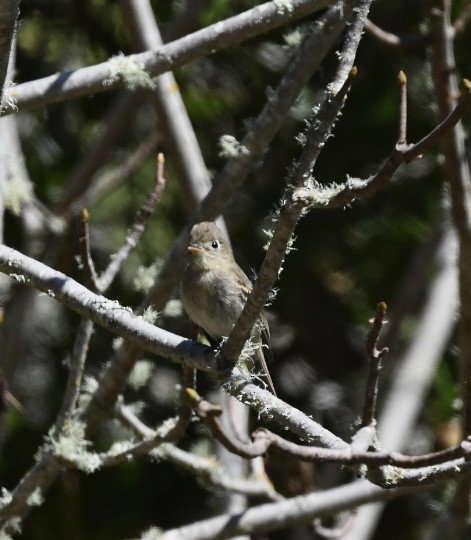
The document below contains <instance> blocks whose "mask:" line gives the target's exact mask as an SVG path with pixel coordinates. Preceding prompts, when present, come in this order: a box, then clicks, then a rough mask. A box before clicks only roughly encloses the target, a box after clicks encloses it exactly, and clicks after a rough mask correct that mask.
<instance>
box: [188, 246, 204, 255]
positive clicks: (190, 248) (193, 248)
mask: <svg viewBox="0 0 471 540" xmlns="http://www.w3.org/2000/svg"><path fill="white" fill-rule="evenodd" d="M188 251H189V252H190V253H191V254H192V255H193V254H194V253H204V249H203V248H202V247H198V246H188Z"/></svg>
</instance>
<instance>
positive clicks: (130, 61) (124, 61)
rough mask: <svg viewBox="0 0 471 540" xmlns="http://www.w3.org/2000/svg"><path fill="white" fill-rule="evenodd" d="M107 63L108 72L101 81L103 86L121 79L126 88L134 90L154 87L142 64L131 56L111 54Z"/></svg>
mask: <svg viewBox="0 0 471 540" xmlns="http://www.w3.org/2000/svg"><path fill="white" fill-rule="evenodd" d="M108 64H109V66H110V67H109V74H108V77H107V78H106V79H105V80H104V81H103V86H111V85H113V84H115V83H116V82H118V81H119V80H122V81H123V83H124V86H125V87H126V88H127V89H128V90H132V91H134V90H136V89H138V88H144V89H148V90H153V89H154V87H155V84H154V81H153V80H152V78H151V77H150V75H149V74H148V73H147V71H146V70H145V68H144V64H143V63H142V62H138V61H136V60H135V59H134V58H133V57H130V56H124V54H123V53H119V54H117V55H116V56H112V57H111V58H110V60H109V62H108Z"/></svg>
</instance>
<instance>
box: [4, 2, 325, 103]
mask: <svg viewBox="0 0 471 540" xmlns="http://www.w3.org/2000/svg"><path fill="white" fill-rule="evenodd" d="M333 2H334V0H314V1H313V0H291V2H290V4H289V5H290V9H284V8H283V7H280V5H279V3H278V2H275V1H273V2H267V3H265V4H262V5H260V6H256V7H254V8H252V9H249V10H248V11H245V12H243V13H241V14H239V15H236V16H234V17H231V18H229V19H226V20H225V21H220V22H218V23H216V24H213V25H211V26H208V27H207V28H204V29H202V30H198V31H197V32H194V33H193V34H190V35H187V36H184V37H182V38H180V39H177V40H175V41H173V42H171V43H168V44H167V45H163V46H162V47H159V48H158V49H157V50H155V51H147V52H144V53H141V54H133V55H130V56H123V57H122V58H118V60H119V64H118V65H117V63H116V59H115V60H113V59H111V60H109V61H107V62H103V63H101V64H97V65H95V66H89V67H85V68H81V69H77V70H75V71H70V72H67V73H60V74H59V75H51V76H49V77H45V78H43V79H38V80H35V81H31V82H28V83H23V84H19V85H18V86H15V87H14V88H12V89H10V90H9V91H8V92H5V96H6V98H7V99H8V100H9V101H13V102H14V103H15V107H13V106H11V105H8V104H7V105H6V106H5V110H4V112H3V114H11V113H13V112H16V110H24V109H26V108H31V107H37V106H39V105H45V104H47V103H54V102H57V101H63V100H65V99H70V98H73V97H78V96H83V95H89V94H93V93H97V92H104V91H107V90H111V89H114V88H122V87H124V86H126V66H131V67H132V68H133V69H135V68H136V67H137V68H139V69H141V70H142V71H143V72H144V71H145V72H147V73H148V74H149V75H151V76H156V75H160V74H161V73H165V72H166V71H170V70H175V69H177V68H179V67H181V66H183V65H184V64H187V63H188V62H190V61H191V60H194V59H195V58H200V57H201V56H205V55H207V54H211V53H214V52H216V51H219V50H221V49H224V48H226V47H229V46H231V45H235V44H237V43H241V42H242V41H244V40H246V39H249V38H251V37H254V36H256V35H259V34H262V33H264V32H267V31H268V30H272V29H273V28H277V27H279V26H282V25H284V24H286V23H288V22H290V21H295V20H297V19H299V18H301V17H304V16H306V15H309V14H312V13H315V12H317V11H319V10H321V9H323V8H325V7H327V6H328V5H330V4H332V3H333ZM113 62H114V63H113ZM116 71H118V75H117V74H116Z"/></svg>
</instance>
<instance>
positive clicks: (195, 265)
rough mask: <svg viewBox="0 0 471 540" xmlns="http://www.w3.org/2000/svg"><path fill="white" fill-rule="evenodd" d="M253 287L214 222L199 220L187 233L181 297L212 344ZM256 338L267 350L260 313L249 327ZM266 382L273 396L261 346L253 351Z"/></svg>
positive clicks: (224, 333) (234, 318)
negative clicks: (186, 257) (188, 236)
mask: <svg viewBox="0 0 471 540" xmlns="http://www.w3.org/2000/svg"><path fill="white" fill-rule="evenodd" d="M251 290H252V283H251V281H250V279H249V278H248V277H247V275H246V274H245V272H244V271H243V270H242V268H241V267H240V266H239V265H238V264H237V262H236V261H235V259H234V255H233V253H232V249H231V247H230V246H229V244H228V243H227V241H226V239H225V238H224V235H223V234H222V231H221V230H220V229H219V227H218V226H217V225H216V223H214V222H209V221H202V222H200V223H197V224H196V225H194V226H193V227H192V229H191V233H190V242H189V246H188V262H187V266H186V268H185V271H184V273H183V277H182V280H181V283H180V297H181V300H182V304H183V307H184V308H185V311H186V312H187V314H188V316H189V317H190V319H191V320H192V321H193V322H194V323H195V324H196V325H197V326H199V327H200V328H201V329H202V330H203V332H204V333H205V334H206V336H207V337H208V340H209V341H210V343H211V344H212V345H214V344H216V343H218V342H220V341H221V339H222V338H224V337H227V336H229V334H230V333H231V331H232V328H233V327H234V325H235V323H236V321H237V319H238V318H239V315H240V314H241V312H242V310H243V309H244V306H245V302H246V300H247V298H248V295H249V294H250V291H251ZM252 338H253V340H254V341H255V342H258V343H261V342H262V343H264V344H265V345H266V346H264V347H263V349H268V350H267V352H270V353H271V351H270V350H269V339H270V332H269V327H268V322H267V320H266V319H265V317H264V315H263V314H260V318H259V321H258V324H257V325H255V327H254V330H253V331H252ZM255 355H256V361H257V362H258V363H259V364H260V366H261V367H262V369H263V371H264V373H265V376H266V378H267V381H268V385H269V387H270V389H271V391H272V392H273V394H274V395H275V396H276V392H275V388H274V386H273V381H272V379H271V376H270V373H269V372H268V368H267V364H266V361H265V357H264V354H263V352H262V347H258V348H257V350H256V351H255Z"/></svg>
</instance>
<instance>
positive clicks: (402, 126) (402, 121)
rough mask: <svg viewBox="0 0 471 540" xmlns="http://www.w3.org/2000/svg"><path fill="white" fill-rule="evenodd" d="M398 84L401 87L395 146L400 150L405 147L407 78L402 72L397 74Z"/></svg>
mask: <svg viewBox="0 0 471 540" xmlns="http://www.w3.org/2000/svg"><path fill="white" fill-rule="evenodd" d="M398 80H399V84H400V85H401V102H400V106H399V136H398V138H397V144H398V146H399V147H400V148H403V147H405V146H406V145H407V77H406V74H405V73H404V72H403V71H400V72H399V76H398Z"/></svg>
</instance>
